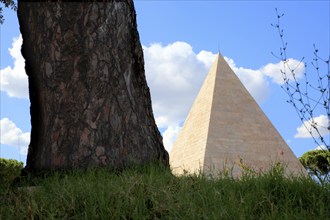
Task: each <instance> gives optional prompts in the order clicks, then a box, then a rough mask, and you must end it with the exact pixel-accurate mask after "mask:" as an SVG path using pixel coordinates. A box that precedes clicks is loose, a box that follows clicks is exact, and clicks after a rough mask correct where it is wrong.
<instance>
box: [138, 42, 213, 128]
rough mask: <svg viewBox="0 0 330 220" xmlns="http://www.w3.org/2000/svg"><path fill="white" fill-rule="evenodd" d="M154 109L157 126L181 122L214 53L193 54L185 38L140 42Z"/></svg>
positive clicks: (161, 126)
mask: <svg viewBox="0 0 330 220" xmlns="http://www.w3.org/2000/svg"><path fill="white" fill-rule="evenodd" d="M143 49H144V58H145V69H146V77H147V81H148V85H149V86H150V90H151V96H152V104H153V110H154V114H155V118H156V122H157V125H158V127H159V128H167V127H168V126H170V125H178V124H180V123H181V122H182V121H183V120H184V118H185V117H186V115H187V114H188V111H189V109H190V107H191V105H192V102H193V100H194V98H195V96H196V95H197V93H198V91H199V89H200V87H201V85H202V83H203V81H204V78H205V76H206V74H207V72H208V68H209V67H210V66H206V64H208V65H210V64H211V63H212V62H213V61H214V58H215V54H213V56H212V54H211V53H205V52H201V53H199V54H195V53H194V52H193V50H192V47H191V46H190V45H189V44H187V43H185V42H175V43H173V44H169V45H167V46H162V45H161V44H152V45H150V46H149V47H147V46H143Z"/></svg>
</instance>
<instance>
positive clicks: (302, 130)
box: [295, 115, 329, 138]
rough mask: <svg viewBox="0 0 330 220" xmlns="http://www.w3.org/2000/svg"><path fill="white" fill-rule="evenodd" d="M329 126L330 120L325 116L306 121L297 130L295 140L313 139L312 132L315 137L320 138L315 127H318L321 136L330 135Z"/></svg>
mask: <svg viewBox="0 0 330 220" xmlns="http://www.w3.org/2000/svg"><path fill="white" fill-rule="evenodd" d="M328 126H329V118H328V117H327V116H325V115H320V116H318V117H315V118H313V119H310V120H308V121H304V123H303V124H302V125H301V126H300V127H298V128H297V133H296V135H295V138H311V137H312V136H311V134H310V132H311V133H312V135H313V136H314V137H318V133H317V131H316V130H315V129H314V128H313V127H316V128H317V129H318V131H319V133H320V135H321V136H322V137H324V136H326V135H328V134H329V130H328Z"/></svg>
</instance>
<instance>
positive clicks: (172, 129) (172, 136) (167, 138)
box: [163, 125, 181, 152]
mask: <svg viewBox="0 0 330 220" xmlns="http://www.w3.org/2000/svg"><path fill="white" fill-rule="evenodd" d="M180 130H181V127H179V126H176V125H174V126H172V125H170V126H169V127H168V128H167V129H166V130H165V131H164V133H163V142H164V147H165V148H166V150H167V151H168V152H171V149H172V145H173V143H174V141H175V140H176V137H177V136H178V134H179V132H180Z"/></svg>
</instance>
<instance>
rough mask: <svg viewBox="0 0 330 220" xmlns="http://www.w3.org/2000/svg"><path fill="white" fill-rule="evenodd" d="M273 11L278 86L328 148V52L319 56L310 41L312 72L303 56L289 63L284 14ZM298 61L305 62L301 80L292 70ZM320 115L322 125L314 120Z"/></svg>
mask: <svg viewBox="0 0 330 220" xmlns="http://www.w3.org/2000/svg"><path fill="white" fill-rule="evenodd" d="M276 13H277V23H276V24H272V26H273V27H275V28H276V29H277V31H278V34H279V36H280V39H281V47H280V54H279V55H275V54H274V53H272V54H273V55H274V56H275V57H277V58H279V59H280V60H281V61H282V63H283V69H282V70H281V73H282V76H283V79H284V85H283V86H282V89H283V90H284V91H285V93H286V94H287V95H288V96H289V100H288V101H287V102H288V103H289V104H291V105H292V106H293V107H294V108H295V110H296V112H297V114H298V116H299V118H300V120H301V122H302V123H303V125H304V126H305V128H306V129H307V130H308V132H309V133H310V135H311V136H312V138H313V139H314V141H315V143H316V144H317V145H318V146H321V145H324V146H326V148H327V149H328V150H330V139H325V136H327V135H328V134H329V131H330V120H329V119H330V66H329V60H330V53H329V56H328V58H326V59H323V58H321V57H320V56H319V50H318V49H317V47H316V46H315V45H314V58H313V61H312V62H311V64H312V66H313V69H314V73H309V74H307V72H306V67H307V62H305V61H304V57H303V58H302V59H301V62H300V64H299V65H298V66H290V65H289V62H288V61H289V60H288V55H287V49H288V43H287V42H286V41H285V39H284V31H283V29H282V27H281V26H280V20H281V18H282V17H283V16H284V14H280V13H278V11H277V9H276ZM300 65H305V73H304V78H305V80H299V79H298V78H297V75H296V73H297V71H296V70H297V68H298V67H300ZM315 76H316V79H315ZM320 117H322V119H323V120H324V119H327V124H326V125H325V124H321V123H320V122H318V119H320Z"/></svg>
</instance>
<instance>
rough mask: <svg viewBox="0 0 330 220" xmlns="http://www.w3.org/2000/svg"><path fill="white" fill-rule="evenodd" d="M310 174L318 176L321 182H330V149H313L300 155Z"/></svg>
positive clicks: (300, 159)
mask: <svg viewBox="0 0 330 220" xmlns="http://www.w3.org/2000/svg"><path fill="white" fill-rule="evenodd" d="M299 161H300V162H301V163H302V165H303V166H304V167H305V168H306V170H307V172H308V173H309V175H310V176H312V177H316V178H317V179H318V180H319V181H320V183H321V184H324V183H326V182H328V183H329V182H330V151H328V150H312V151H308V152H306V153H304V154H303V155H302V156H301V157H299Z"/></svg>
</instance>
